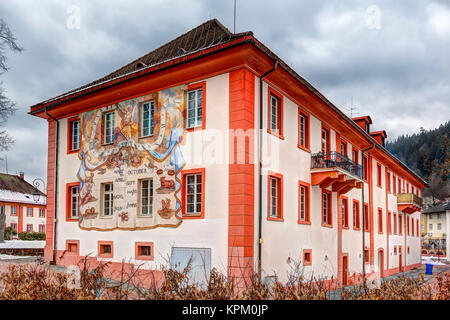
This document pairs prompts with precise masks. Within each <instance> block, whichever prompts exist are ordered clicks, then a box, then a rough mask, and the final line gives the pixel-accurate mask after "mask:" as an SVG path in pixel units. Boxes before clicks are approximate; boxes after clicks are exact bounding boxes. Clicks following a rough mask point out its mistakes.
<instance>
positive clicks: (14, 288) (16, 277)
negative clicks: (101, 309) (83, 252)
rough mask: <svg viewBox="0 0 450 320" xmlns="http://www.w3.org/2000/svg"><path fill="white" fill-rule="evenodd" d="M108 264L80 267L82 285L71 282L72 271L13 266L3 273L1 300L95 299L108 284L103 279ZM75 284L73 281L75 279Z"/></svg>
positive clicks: (0, 276) (0, 284) (0, 275)
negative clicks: (62, 271)
mask: <svg viewBox="0 0 450 320" xmlns="http://www.w3.org/2000/svg"><path fill="white" fill-rule="evenodd" d="M105 267H106V265H105V264H102V265H99V266H98V267H97V268H95V269H92V270H91V271H90V272H88V264H87V263H86V261H84V266H83V267H82V268H81V269H80V271H81V272H80V273H81V277H80V286H78V287H75V286H72V285H70V282H71V281H73V279H72V278H70V277H69V275H68V274H65V273H61V272H56V271H53V270H51V269H49V268H48V267H43V266H39V265H10V266H8V270H7V271H6V272H4V273H1V274H0V299H1V300H92V299H95V298H96V297H97V296H98V293H99V292H101V291H102V290H103V289H104V287H105V282H104V281H101V280H102V277H103V272H104V269H105ZM72 283H73V282H72Z"/></svg>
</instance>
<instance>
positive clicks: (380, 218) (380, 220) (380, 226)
mask: <svg viewBox="0 0 450 320" xmlns="http://www.w3.org/2000/svg"><path fill="white" fill-rule="evenodd" d="M383 231H384V230H383V209H382V208H378V234H383Z"/></svg>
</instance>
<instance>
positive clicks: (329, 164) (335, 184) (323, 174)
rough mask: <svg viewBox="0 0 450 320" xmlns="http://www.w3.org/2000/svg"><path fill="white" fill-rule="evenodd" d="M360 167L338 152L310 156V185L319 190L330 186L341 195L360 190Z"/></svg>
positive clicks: (361, 172) (361, 176)
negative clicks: (318, 187) (352, 190)
mask: <svg viewBox="0 0 450 320" xmlns="http://www.w3.org/2000/svg"><path fill="white" fill-rule="evenodd" d="M362 181H363V170H362V166H361V165H359V164H357V163H355V162H354V161H352V160H350V159H349V158H348V157H346V156H344V155H342V154H340V153H339V152H336V151H332V152H325V153H323V152H319V153H316V154H312V155H311V183H312V185H320V187H321V188H327V187H329V186H332V191H335V192H339V193H341V194H343V193H347V192H348V191H350V190H351V189H353V188H358V189H361V188H362Z"/></svg>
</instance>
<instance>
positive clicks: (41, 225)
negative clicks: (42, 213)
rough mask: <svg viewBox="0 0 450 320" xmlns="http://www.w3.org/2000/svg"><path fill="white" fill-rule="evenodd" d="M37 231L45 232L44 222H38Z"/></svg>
mask: <svg viewBox="0 0 450 320" xmlns="http://www.w3.org/2000/svg"><path fill="white" fill-rule="evenodd" d="M41 227H42V229H43V230H44V231H41ZM38 228H39V229H38V231H39V232H40V233H45V224H40V225H39V226H38Z"/></svg>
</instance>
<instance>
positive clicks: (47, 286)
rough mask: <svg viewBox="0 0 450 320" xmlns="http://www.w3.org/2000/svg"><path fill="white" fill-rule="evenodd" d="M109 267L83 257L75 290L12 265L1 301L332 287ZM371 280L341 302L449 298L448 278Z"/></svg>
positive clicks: (273, 293)
mask: <svg viewBox="0 0 450 320" xmlns="http://www.w3.org/2000/svg"><path fill="white" fill-rule="evenodd" d="M107 266H108V263H100V264H99V265H97V266H96V267H95V268H90V267H89V264H88V262H87V259H84V260H83V261H82V263H81V265H80V277H79V279H78V280H79V281H78V285H77V286H75V282H74V281H73V279H72V278H71V277H70V276H69V275H68V274H65V273H61V272H56V271H53V270H51V269H49V268H48V267H44V266H37V265H11V266H9V267H8V270H7V271H6V272H4V273H1V274H0V299H14V300H42V299H44V300H54V299H58V300H93V299H102V300H130V299H151V300H154V299H164V300H186V299H193V300H195V299H200V300H210V299H218V300H229V299H244V300H273V299H275V300H327V299H330V298H331V297H336V295H331V294H330V292H329V290H330V288H329V287H327V286H326V285H325V283H324V282H323V281H321V280H317V279H315V278H311V279H304V278H303V276H302V275H300V276H298V277H297V276H296V277H290V280H289V283H288V284H285V285H282V284H281V283H275V284H273V285H271V286H267V285H265V284H263V283H261V282H260V281H259V280H258V277H256V276H255V277H253V278H252V279H251V280H250V282H249V283H247V284H246V287H247V288H246V289H245V290H236V285H235V283H234V282H232V281H229V280H228V278H227V277H226V276H225V275H223V274H221V273H219V272H218V271H217V270H216V269H213V270H212V271H211V273H210V276H209V279H208V281H207V282H206V283H203V284H200V283H191V282H190V281H189V279H188V273H189V270H190V268H189V265H188V267H186V268H185V269H184V270H183V271H182V272H178V271H176V270H174V269H171V268H166V267H162V271H163V273H164V278H165V281H164V282H163V283H162V284H161V285H159V286H152V287H150V288H148V287H147V288H145V287H144V286H143V285H142V284H141V283H139V282H140V280H139V279H138V277H137V276H136V274H137V271H138V269H139V267H138V268H134V269H132V270H130V271H129V272H127V271H125V268H122V272H121V275H120V279H121V280H120V281H109V280H107V278H108V276H107V273H106V270H107ZM371 284H372V285H373V284H374V282H369V281H365V282H363V284H361V285H360V286H357V287H353V288H352V289H349V288H346V289H344V290H342V291H341V292H340V296H339V298H340V299H343V300H362V299H365V300H448V299H449V298H450V275H449V274H447V275H444V276H436V277H435V279H434V280H433V281H431V282H428V283H426V282H425V280H424V278H423V277H420V278H416V279H410V278H407V277H404V276H402V277H399V278H396V279H393V280H387V281H384V282H382V283H381V284H380V285H379V286H378V287H373V286H371Z"/></svg>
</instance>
